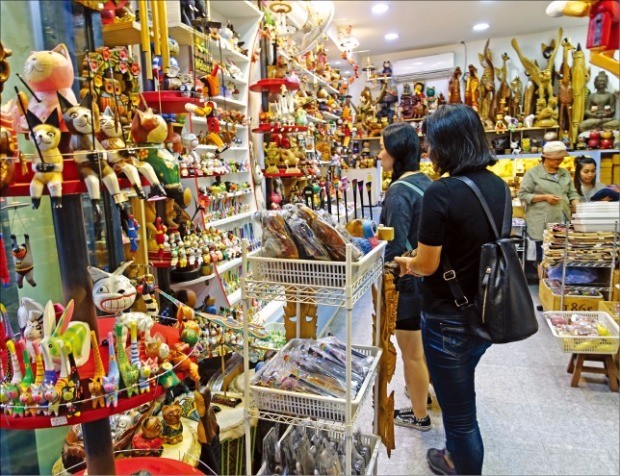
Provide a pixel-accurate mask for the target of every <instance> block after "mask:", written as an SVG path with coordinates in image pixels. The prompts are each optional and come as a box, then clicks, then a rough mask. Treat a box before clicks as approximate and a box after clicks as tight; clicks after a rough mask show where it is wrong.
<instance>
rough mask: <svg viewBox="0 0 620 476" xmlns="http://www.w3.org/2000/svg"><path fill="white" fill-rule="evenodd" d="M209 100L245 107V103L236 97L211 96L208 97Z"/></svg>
mask: <svg viewBox="0 0 620 476" xmlns="http://www.w3.org/2000/svg"><path fill="white" fill-rule="evenodd" d="M209 100H211V101H215V102H217V103H225V104H228V105H232V106H236V107H247V104H246V103H244V102H243V101H239V100H238V99H233V98H226V97H224V96H213V97H212V98H209Z"/></svg>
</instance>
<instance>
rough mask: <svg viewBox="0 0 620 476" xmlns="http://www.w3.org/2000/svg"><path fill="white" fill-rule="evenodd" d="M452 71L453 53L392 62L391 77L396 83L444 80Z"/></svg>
mask: <svg viewBox="0 0 620 476" xmlns="http://www.w3.org/2000/svg"><path fill="white" fill-rule="evenodd" d="M453 70H454V53H442V54H440V55H432V56H422V57H419V58H409V59H406V60H399V61H394V64H393V65H392V71H393V73H392V77H393V78H394V80H395V81H396V82H398V83H405V82H411V81H425V80H427V79H435V78H445V77H446V76H449V75H450V74H451V73H452V71H453Z"/></svg>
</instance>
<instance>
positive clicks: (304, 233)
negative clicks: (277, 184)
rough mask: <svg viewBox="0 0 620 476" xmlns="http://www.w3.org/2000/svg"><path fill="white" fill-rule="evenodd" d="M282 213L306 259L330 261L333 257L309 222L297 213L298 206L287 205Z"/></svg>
mask: <svg viewBox="0 0 620 476" xmlns="http://www.w3.org/2000/svg"><path fill="white" fill-rule="evenodd" d="M282 215H283V216H284V219H285V220H286V224H287V225H288V227H289V229H290V230H291V235H292V236H293V239H294V240H295V242H296V243H297V246H298V249H299V251H300V252H301V255H302V256H303V257H304V258H305V259H315V260H318V261H329V260H330V259H331V258H330V255H329V252H328V251H327V249H325V247H324V246H323V243H322V242H321V240H320V239H319V238H318V237H317V235H316V234H315V233H314V231H312V228H310V225H309V224H308V222H307V221H306V220H304V219H303V218H302V217H301V216H300V215H299V214H298V213H297V209H296V207H294V206H290V207H288V206H285V207H284V209H283V211H282Z"/></svg>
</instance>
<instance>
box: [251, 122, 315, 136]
mask: <svg viewBox="0 0 620 476" xmlns="http://www.w3.org/2000/svg"><path fill="white" fill-rule="evenodd" d="M307 130H308V126H281V125H278V124H259V126H258V127H255V128H254V129H252V132H254V133H256V134H267V133H271V134H288V133H291V132H306V131H307Z"/></svg>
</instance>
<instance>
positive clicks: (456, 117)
mask: <svg viewBox="0 0 620 476" xmlns="http://www.w3.org/2000/svg"><path fill="white" fill-rule="evenodd" d="M422 132H424V134H425V135H426V141H427V144H428V148H429V156H430V159H431V162H432V163H433V165H434V167H435V169H436V171H437V172H439V173H440V174H444V173H446V172H447V173H449V174H450V175H451V176H466V177H468V178H469V179H471V180H472V181H473V182H474V183H475V184H476V185H477V186H478V188H480V190H481V191H482V194H483V195H484V197H485V198H486V200H487V202H488V203H489V207H490V209H491V213H492V215H493V217H494V219H495V222H496V226H497V227H498V228H499V229H501V225H502V218H503V209H504V198H505V193H506V184H505V183H504V182H503V181H502V179H501V178H499V177H498V176H497V175H495V174H494V173H492V172H491V171H489V170H488V169H487V166H488V165H492V164H494V163H495V162H496V159H495V158H494V157H493V156H492V155H491V153H490V152H489V147H488V145H487V142H486V137H485V135H484V130H483V128H482V124H481V122H480V118H479V117H478V115H477V114H476V112H475V111H474V110H473V109H472V108H470V107H469V106H465V105H463V104H447V105H444V106H441V107H440V108H438V109H437V111H436V112H434V113H433V114H431V115H430V116H427V118H426V119H425V120H424V123H423V125H422ZM489 241H494V236H493V232H492V230H491V228H490V225H489V223H488V221H487V218H486V215H485V214H484V212H483V210H482V208H481V206H480V203H479V202H478V200H477V198H476V196H475V195H474V193H473V191H472V190H471V189H470V188H469V187H468V186H467V185H465V184H464V183H462V182H461V181H460V180H456V179H453V178H451V177H445V178H442V179H440V180H437V181H436V182H433V184H432V185H431V186H430V187H429V188H428V189H427V190H426V192H425V194H424V200H423V204H422V217H421V220H420V231H419V234H418V247H417V254H416V255H415V256H414V257H413V258H396V261H397V262H398V263H399V264H400V266H401V273H403V274H413V275H414V276H424V284H423V289H424V297H423V300H422V339H423V342H424V353H425V355H426V360H427V364H428V368H429V371H430V375H431V379H432V381H433V387H434V389H435V394H436V395H437V400H438V402H439V405H440V406H441V410H442V417H443V422H444V427H445V431H446V449H445V450H438V449H435V448H431V449H430V450H429V451H428V454H427V460H428V463H429V466H430V468H431V470H433V472H435V473H436V474H481V471H482V461H483V456H484V447H483V444H482V437H481V435H480V429H479V427H478V421H477V418H476V394H475V389H474V384H475V370H476V366H477V364H478V362H479V360H480V358H481V357H482V355H483V354H484V352H485V351H486V349H487V348H488V347H489V346H490V345H491V344H490V342H488V341H485V340H482V339H480V338H478V337H476V336H474V335H472V334H471V333H470V331H469V328H468V325H467V318H466V316H465V313H464V312H462V311H461V309H460V308H459V307H457V305H456V303H455V299H454V297H453V295H452V293H451V291H450V287H449V285H448V282H447V281H446V278H449V276H446V278H444V272H443V268H442V266H441V265H440V262H441V257H442V255H446V256H447V257H448V258H449V260H450V262H451V264H452V268H453V269H454V271H455V272H456V278H457V279H458V281H459V284H460V285H461V287H462V288H463V292H464V294H465V296H466V297H467V298H468V299H469V302H474V299H475V297H476V292H477V291H476V284H477V274H478V266H479V263H480V249H481V246H482V244H484V243H487V242H489Z"/></svg>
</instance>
